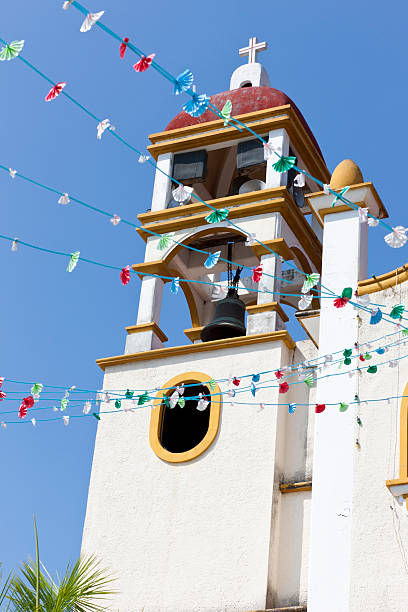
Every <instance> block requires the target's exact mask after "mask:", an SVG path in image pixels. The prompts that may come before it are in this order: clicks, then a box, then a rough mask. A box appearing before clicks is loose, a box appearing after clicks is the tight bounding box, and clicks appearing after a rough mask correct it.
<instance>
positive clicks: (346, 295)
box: [341, 287, 353, 300]
mask: <svg viewBox="0 0 408 612" xmlns="http://www.w3.org/2000/svg"><path fill="white" fill-rule="evenodd" d="M352 295H353V289H352V288H351V287H346V288H345V289H343V291H342V292H341V297H342V298H343V299H345V300H351V297H352Z"/></svg>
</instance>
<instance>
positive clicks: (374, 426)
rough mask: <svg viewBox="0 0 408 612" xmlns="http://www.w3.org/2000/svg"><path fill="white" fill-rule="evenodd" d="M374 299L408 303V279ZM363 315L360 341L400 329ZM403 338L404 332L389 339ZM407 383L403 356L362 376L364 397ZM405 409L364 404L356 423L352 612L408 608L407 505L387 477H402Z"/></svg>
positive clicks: (400, 389) (406, 350) (399, 389)
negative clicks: (402, 414)
mask: <svg viewBox="0 0 408 612" xmlns="http://www.w3.org/2000/svg"><path fill="white" fill-rule="evenodd" d="M370 297H371V300H372V302H374V303H378V304H384V305H385V308H382V310H383V312H384V313H386V312H388V313H389V312H390V310H391V308H392V306H395V305H396V304H399V303H402V304H407V303H408V283H404V284H403V285H400V286H398V287H397V288H396V289H388V290H386V291H382V292H379V293H374V294H371V295H370ZM360 316H361V318H362V320H363V324H362V325H361V327H360V334H359V342H360V343H363V342H367V341H370V340H373V339H375V338H378V337H379V336H382V335H384V334H389V333H392V332H395V331H396V327H395V325H392V324H391V323H387V322H381V323H379V324H378V325H368V318H369V315H368V314H361V315H360ZM404 324H406V322H404ZM399 337H400V338H401V334H398V335H396V336H393V337H392V338H391V339H390V340H389V341H390V342H391V341H395V340H396V339H398V338H399ZM383 343H384V340H383V341H381V343H378V342H377V343H374V344H373V349H374V348H376V347H378V346H379V344H383ZM406 354H408V344H406V345H405V346H404V345H403V346H401V347H399V348H393V349H390V350H389V351H388V352H387V353H385V355H377V354H375V352H373V355H374V356H373V358H372V360H371V361H370V364H371V363H376V364H380V363H382V362H384V361H387V360H389V359H397V358H398V357H402V356H403V355H406ZM363 365H364V364H363ZM407 382H408V358H407V359H402V360H400V361H399V366H398V367H396V368H392V369H391V368H389V366H388V365H381V366H380V365H379V366H378V372H377V374H363V375H362V376H360V378H359V396H360V400H362V401H364V400H366V399H373V398H384V397H387V396H396V395H403V393H404V388H405V385H406V384H407ZM400 407H401V400H392V401H391V402H390V403H388V402H386V401H383V402H376V403H371V402H369V403H368V404H364V403H362V404H361V405H360V408H359V410H358V414H359V416H360V418H361V420H362V427H359V426H358V425H357V423H356V424H355V431H356V436H357V435H358V436H359V440H360V449H359V450H357V449H355V450H354V466H355V467H354V484H353V523H352V556H351V567H350V573H351V589H350V608H349V610H350V612H372V611H373V610H376V611H377V610H378V611H382V610H384V611H385V610H392V611H393V612H405V611H406V610H407V609H408V573H407V572H408V569H406V567H405V566H406V564H407V562H408V516H407V513H406V506H405V504H403V505H402V506H400V505H399V504H398V502H396V501H395V500H394V498H393V497H392V495H391V494H390V493H389V491H388V489H387V487H386V486H385V481H386V480H390V479H393V478H398V477H399V469H398V468H399V425H400V423H399V419H400ZM391 507H392V508H393V509H392V510H391ZM404 557H405V561H404Z"/></svg>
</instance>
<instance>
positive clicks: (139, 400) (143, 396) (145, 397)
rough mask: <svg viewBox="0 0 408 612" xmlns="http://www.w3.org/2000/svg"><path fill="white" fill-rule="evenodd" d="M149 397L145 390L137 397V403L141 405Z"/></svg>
mask: <svg viewBox="0 0 408 612" xmlns="http://www.w3.org/2000/svg"><path fill="white" fill-rule="evenodd" d="M149 399H150V397H149V394H148V393H147V391H145V392H144V393H143V395H141V396H140V397H139V399H138V401H137V405H138V406H142V405H143V404H146V403H147V402H148V401H149Z"/></svg>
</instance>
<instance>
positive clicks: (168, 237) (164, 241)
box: [157, 234, 174, 251]
mask: <svg viewBox="0 0 408 612" xmlns="http://www.w3.org/2000/svg"><path fill="white" fill-rule="evenodd" d="M173 236H174V234H162V235H161V236H160V240H159V246H158V247H157V248H158V249H159V251H164V249H167V247H169V246H170V245H171V243H172V242H173Z"/></svg>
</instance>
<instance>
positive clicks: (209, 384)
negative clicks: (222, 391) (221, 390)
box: [208, 378, 215, 391]
mask: <svg viewBox="0 0 408 612" xmlns="http://www.w3.org/2000/svg"><path fill="white" fill-rule="evenodd" d="M208 386H209V387H210V390H211V391H214V390H215V380H214V379H213V378H212V379H211V380H210V381H209V383H208Z"/></svg>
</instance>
